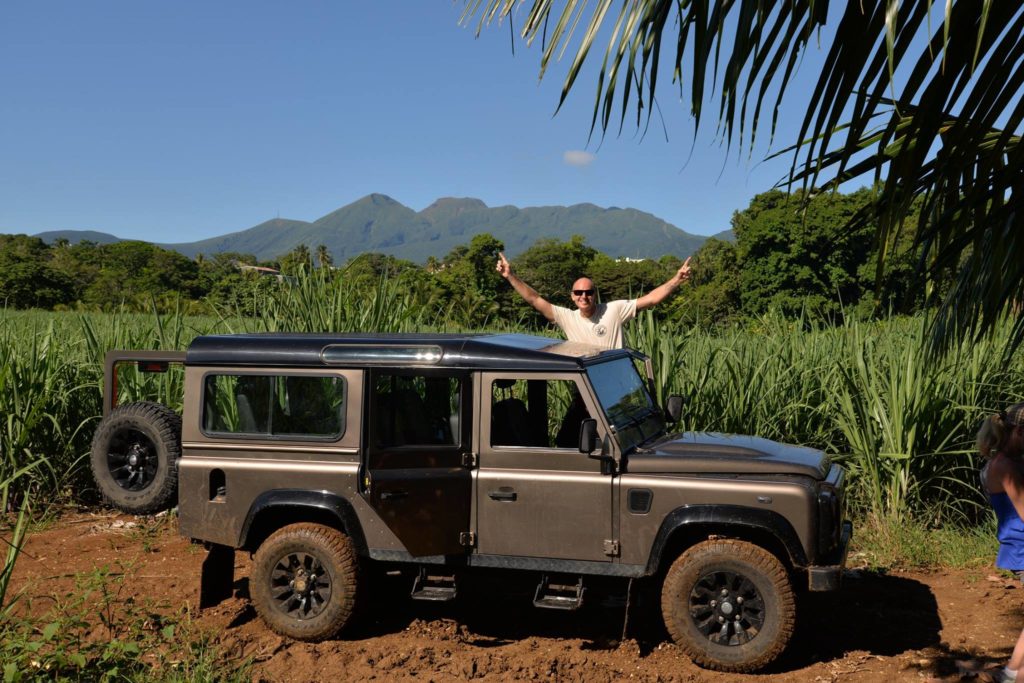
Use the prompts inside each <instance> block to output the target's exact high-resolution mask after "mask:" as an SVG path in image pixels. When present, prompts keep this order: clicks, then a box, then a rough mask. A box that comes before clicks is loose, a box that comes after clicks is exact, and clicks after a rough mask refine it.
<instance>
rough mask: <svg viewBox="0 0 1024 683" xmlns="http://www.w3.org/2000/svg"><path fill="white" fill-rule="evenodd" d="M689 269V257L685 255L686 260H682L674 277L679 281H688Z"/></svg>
mask: <svg viewBox="0 0 1024 683" xmlns="http://www.w3.org/2000/svg"><path fill="white" fill-rule="evenodd" d="M690 271H691V268H690V257H689V256H687V257H686V260H685V261H683V265H681V266H679V270H677V271H676V278H678V280H679V281H680V282H689V281H690Z"/></svg>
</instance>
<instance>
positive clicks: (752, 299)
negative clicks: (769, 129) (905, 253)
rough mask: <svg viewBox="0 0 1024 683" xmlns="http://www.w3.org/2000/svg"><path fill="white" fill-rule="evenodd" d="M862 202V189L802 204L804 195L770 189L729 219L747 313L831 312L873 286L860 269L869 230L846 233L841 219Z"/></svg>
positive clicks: (826, 314) (845, 219)
mask: <svg viewBox="0 0 1024 683" xmlns="http://www.w3.org/2000/svg"><path fill="white" fill-rule="evenodd" d="M867 201H868V195H867V192H866V191H865V190H861V191H860V192H859V193H855V194H852V195H843V194H839V193H836V194H831V193H824V194H820V195H818V196H816V197H813V198H809V199H808V200H807V201H806V202H804V196H803V193H802V192H797V193H795V194H794V195H790V194H788V193H785V192H781V191H778V190H773V191H771V192H766V193H764V194H759V195H757V196H756V197H754V199H753V200H752V201H751V202H750V206H749V207H748V208H747V209H746V210H744V211H741V212H739V213H737V214H736V215H735V216H734V217H733V221H732V229H733V232H734V233H735V235H736V248H737V251H738V253H739V257H740V259H741V263H742V268H741V275H740V301H741V303H742V308H743V310H744V312H746V313H748V314H751V315H759V314H761V313H764V312H765V311H767V310H769V309H771V308H778V309H779V310H781V311H782V312H783V313H784V314H786V315H790V316H793V315H799V314H800V312H801V311H803V310H804V309H809V310H811V311H814V312H815V313H817V314H820V315H822V316H824V317H835V316H837V315H840V314H841V313H842V311H843V306H844V305H845V306H850V305H853V304H855V303H857V302H858V301H859V300H860V299H861V297H862V296H863V295H864V291H865V290H866V289H867V288H868V286H869V285H870V282H869V281H863V280H861V279H860V277H859V273H860V269H861V267H862V266H863V264H864V263H866V262H867V259H868V255H869V253H870V247H871V236H872V234H873V228H872V227H871V226H863V227H862V228H861V229H860V230H859V231H857V232H850V231H849V230H847V229H846V224H847V223H848V222H849V220H850V218H851V217H852V216H853V215H854V214H856V213H857V211H858V210H859V209H861V208H862V207H863V206H864V205H865V204H866V203H867Z"/></svg>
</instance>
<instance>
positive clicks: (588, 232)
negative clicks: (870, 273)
mask: <svg viewBox="0 0 1024 683" xmlns="http://www.w3.org/2000/svg"><path fill="white" fill-rule="evenodd" d="M482 232H486V233H490V234H491V235H493V236H495V237H496V238H498V239H499V240H501V241H502V242H504V244H505V252H506V253H507V254H508V255H509V256H515V255H516V254H519V253H521V252H523V251H525V250H526V249H527V248H528V247H530V245H532V244H533V243H534V242H536V241H537V240H538V239H541V238H544V237H549V238H555V239H559V240H567V239H569V238H570V237H571V236H572V235H576V234H578V235H583V236H584V237H585V238H586V242H587V244H588V245H589V246H591V247H594V248H595V249H597V250H599V251H601V252H604V253H605V254H608V255H609V256H613V257H632V258H658V257H661V256H663V255H665V254H673V255H675V256H678V257H680V258H683V257H686V256H689V255H690V254H692V253H693V252H695V251H696V250H697V249H698V248H699V247H700V246H701V245H702V244H703V243H704V242H705V241H706V240H707V239H708V238H707V237H704V236H701V235H692V234H690V233H687V232H684V231H683V230H680V229H679V228H677V227H676V226H674V225H672V224H670V223H667V222H665V221H663V220H661V219H660V218H657V217H656V216H653V215H651V214H649V213H645V212H643V211H639V210H637V209H620V208H618V207H609V208H601V207H599V206H595V205H594V204H575V205H573V206H536V207H527V208H522V209H520V208H517V207H514V206H498V207H489V206H487V205H486V204H484V203H483V202H482V201H480V200H479V199H472V198H463V199H457V198H452V197H445V198H442V199H438V200H437V201H436V202H434V203H433V204H431V205H430V206H428V207H427V208H425V209H423V210H422V211H414V210H413V209H410V208H409V207H407V206H404V205H403V204H401V203H400V202H397V201H395V200H394V199H392V198H391V197H388V196H387V195H384V194H370V195H367V196H365V197H363V198H362V199H359V200H357V201H355V202H352V203H351V204H348V205H346V206H343V207H341V208H340V209H337V210H336V211H332V212H331V213H329V214H327V215H326V216H323V217H322V218H318V219H317V220H315V221H313V222H307V221H299V220H291V219H287V218H274V219H271V220H268V221H265V222H263V223H260V224H259V225H256V226H253V227H251V228H249V229H247V230H241V231H239V232H232V233H228V234H225V235H221V236H219V237H212V238H210V239H205V240H200V241H198V242H179V243H159V242H156V244H158V245H159V246H161V247H164V248H167V249H173V250H175V251H178V252H181V253H182V254H185V255H186V256H189V257H194V256H195V255H196V254H199V253H203V254H206V255H210V254H216V253H220V252H238V253H243V254H254V255H255V256H256V257H257V258H258V259H260V260H271V259H275V258H277V257H279V256H282V255H284V254H286V253H288V252H289V251H291V250H292V249H294V248H295V247H296V246H297V245H299V244H305V245H306V246H308V247H309V248H310V250H311V251H314V250H315V249H316V248H317V246H318V245H320V244H323V245H324V246H326V247H327V249H328V251H330V253H331V256H332V257H333V258H334V261H335V263H343V262H345V261H347V260H348V259H350V258H352V257H353V256H357V255H358V254H361V253H364V252H381V253H385V254H391V255H393V256H396V257H398V258H403V259H408V260H410V261H415V262H417V263H423V262H425V261H426V260H427V258H428V257H430V256H435V257H438V258H441V257H443V256H444V255H445V254H447V253H448V252H449V251H451V249H452V248H453V247H455V246H457V245H460V244H468V243H469V241H470V240H471V239H472V237H473V236H474V235H476V234H479V233H482ZM36 236H37V237H40V238H42V239H43V240H44V241H46V242H53V241H54V240H56V239H59V238H64V239H67V240H68V241H70V242H72V243H77V242H80V241H82V240H90V241H93V242H97V243H101V244H105V243H110V242H117V241H119V240H120V238H118V237H115V236H114V235H109V234H107V233H102V232H96V231H92V230H89V231H86V230H55V231H49V232H42V233H39V234H38V235H36ZM715 237H717V238H719V239H732V233H731V231H725V232H723V233H719V234H717V235H715Z"/></svg>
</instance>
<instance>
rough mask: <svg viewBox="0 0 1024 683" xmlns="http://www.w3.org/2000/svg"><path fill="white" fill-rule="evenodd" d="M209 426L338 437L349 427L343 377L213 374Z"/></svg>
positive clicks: (214, 430)
mask: <svg viewBox="0 0 1024 683" xmlns="http://www.w3.org/2000/svg"><path fill="white" fill-rule="evenodd" d="M203 390H204V406H203V431H204V432H207V433H211V434H238V435H246V436H261V437H279V438H298V439H305V438H314V439H337V438H339V437H340V436H341V435H342V434H343V433H344V431H345V399H346V385H345V379H344V378H343V377H316V376H311V375H301V376H300V375H220V374H216V375H207V376H206V379H205V381H204V387H203Z"/></svg>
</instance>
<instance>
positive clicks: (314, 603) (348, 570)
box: [251, 523, 360, 641]
mask: <svg viewBox="0 0 1024 683" xmlns="http://www.w3.org/2000/svg"><path fill="white" fill-rule="evenodd" d="M359 588H360V586H359V577H358V564H357V559H356V553H355V549H354V547H353V545H352V540H351V539H350V538H349V537H348V536H346V535H345V534H344V533H342V532H341V531H338V530H337V529H334V528H332V527H328V526H323V525H321V524H308V523H304V524H290V525H288V526H286V527H283V528H281V529H279V530H278V531H276V532H274V533H273V534H271V536H270V537H269V538H268V539H267V540H266V541H264V542H263V544H262V545H260V547H259V549H258V550H257V551H256V554H255V555H254V557H253V566H252V586H251V591H252V599H253V602H254V603H255V605H256V611H257V612H259V615H260V616H261V617H262V618H263V621H265V622H266V623H267V625H268V626H270V628H271V629H273V630H274V631H276V632H277V633H280V634H281V635H283V636H287V637H289V638H295V639H296V640H308V641H318V640H324V639H326V638H331V637H333V636H335V635H337V634H338V632H339V631H341V630H342V629H343V628H345V626H346V625H348V623H349V622H350V621H351V619H352V615H353V614H354V612H355V605H356V597H357V591H358V590H359Z"/></svg>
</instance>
